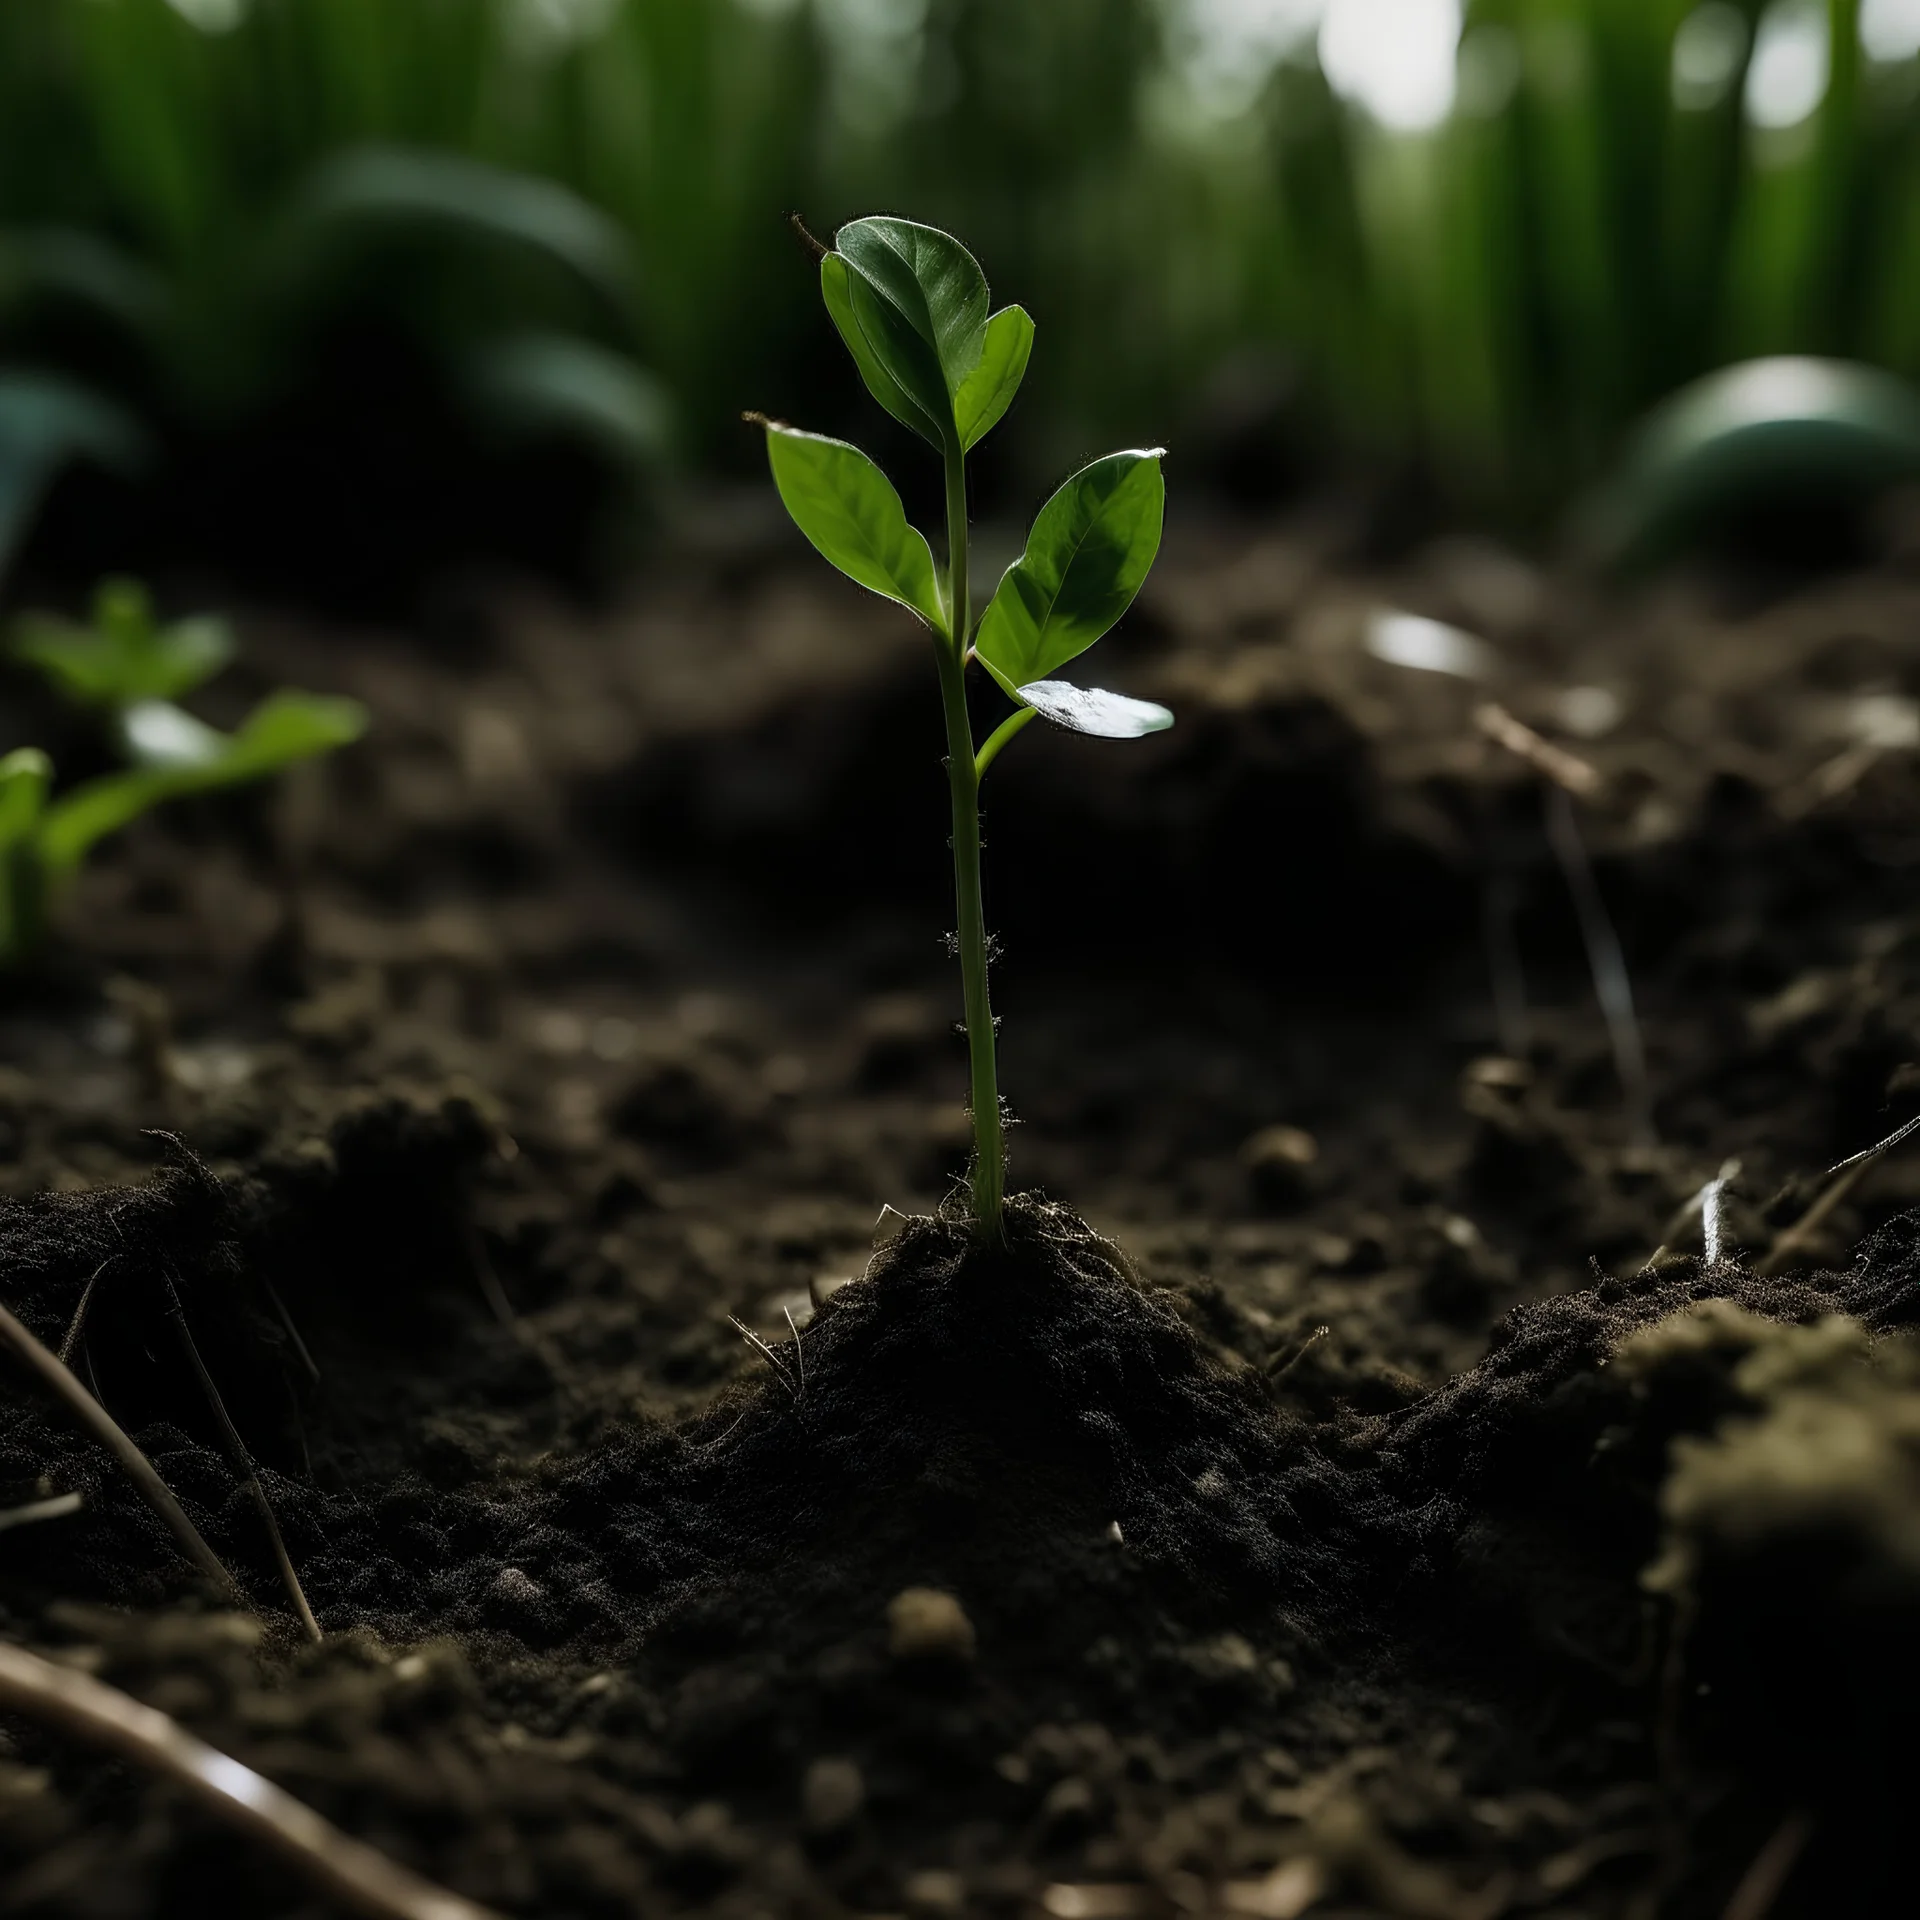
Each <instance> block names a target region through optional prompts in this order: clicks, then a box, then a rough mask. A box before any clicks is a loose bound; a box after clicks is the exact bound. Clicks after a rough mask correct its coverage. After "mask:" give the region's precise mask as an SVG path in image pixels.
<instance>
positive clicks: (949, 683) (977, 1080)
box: [934, 448, 1007, 1240]
mask: <svg viewBox="0 0 1920 1920" xmlns="http://www.w3.org/2000/svg"><path fill="white" fill-rule="evenodd" d="M947 554H948V561H947V607H948V610H949V614H950V617H951V619H952V623H953V624H952V631H951V633H950V635H949V636H948V638H947V639H946V640H945V641H944V642H939V643H937V644H936V646H935V648H934V652H935V656H936V658H937V659H938V661H939V663H940V704H941V707H942V708H943V709H944V711H945V714H946V722H947V784H948V787H949V789H950V790H951V792H952V795H953V894H954V906H955V910H956V914H957V917H958V921H959V925H958V929H957V937H958V941H959V947H960V984H961V990H962V995H963V998H964V1001H965V1006H966V1021H967V1060H968V1064H969V1066H970V1068H971V1070H972V1082H973V1088H972V1092H973V1098H972V1109H973V1218H974V1223H975V1225H976V1226H977V1227H978V1229H979V1232H980V1235H981V1237H982V1238H983V1239H987V1240H998V1239H999V1238H1000V1235H1001V1224H1000V1212H1001V1204H1002V1202H1003V1200H1004V1198H1005V1195H1006V1184H1007V1172H1006V1142H1005V1138H1004V1136H1003V1133H1002V1129H1001V1125H1000V1079H999V1073H998V1069H997V1067H996V1065H995V1060H994V1032H993V1003H992V1000H991V998H990V996H989V994H988V992H987V920H986V909H985V906H984V904H983V903H982V899H981V892H980V776H979V773H978V771H977V769H976V767H975V763H974V747H973V727H972V725H971V723H970V722H969V720H968V718H967V664H966V663H967V638H968V629H969V626H970V624H971V622H970V618H969V608H968V604H967V482H966V466H965V459H964V456H963V455H962V454H961V453H960V451H959V449H958V448H953V449H950V450H949V451H948V454H947Z"/></svg>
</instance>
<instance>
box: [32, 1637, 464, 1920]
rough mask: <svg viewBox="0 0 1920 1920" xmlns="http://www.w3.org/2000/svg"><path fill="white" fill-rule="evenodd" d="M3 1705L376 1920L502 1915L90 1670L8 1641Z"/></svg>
mask: <svg viewBox="0 0 1920 1920" xmlns="http://www.w3.org/2000/svg"><path fill="white" fill-rule="evenodd" d="M0 1706H4V1707H6V1708H8V1709H9V1710H11V1711H12V1712H15V1713H21V1714H25V1715H27V1716H28V1717H29V1718H31V1719H34V1720H39V1721H43V1722H45V1723H46V1724H48V1725H50V1726H54V1727H57V1728H59V1729H60V1730H61V1731H62V1732H64V1733H70V1734H73V1735H75V1736H76V1737H77V1738H79V1739H82V1740H87V1741H90V1742H92V1743H94V1744H95V1745H98V1746H103V1747H110V1748H112V1749H113V1750H114V1751H115V1752H116V1753H119V1754H122V1755H124V1756H125V1757H126V1758H127V1759H129V1760H131V1761H133V1762H134V1763H135V1764H136V1765H138V1766H142V1767H148V1768H151V1769H152V1771H154V1772H155V1773H158V1774H160V1775H162V1776H164V1777H165V1778H166V1779H167V1780H169V1781H171V1782H172V1783H173V1784H174V1785H175V1786H177V1787H180V1788H181V1789H182V1790H183V1791H185V1793H186V1794H187V1795H188V1796H189V1797H190V1798H191V1799H193V1800H194V1801H196V1802H197V1803H198V1804H199V1805H200V1806H202V1807H204V1808H205V1809H206V1810H207V1811H208V1812H209V1813H211V1814H213V1815H214V1817H215V1818H216V1819H219V1820H223V1821H225V1822H226V1823H227V1824H228V1825H229V1826H232V1827H236V1828H238V1829H239V1830H240V1831H241V1832H242V1833H246V1834H249V1835H251V1836H252V1837H253V1838H254V1839H256V1840H259V1841H261V1842H263V1843H264V1844H265V1845H267V1846H268V1847H270V1848H272V1849H273V1851H274V1852H275V1853H277V1854H279V1855H280V1856H281V1858H282V1859H284V1860H286V1861H288V1862H289V1863H290V1864H291V1865H292V1866H293V1867H295V1868H296V1869H297V1870H298V1871H299V1872H301V1873H302V1874H304V1875H305V1876H306V1877H307V1879H308V1880H309V1881H311V1882H312V1883H313V1884H314V1885H315V1886H316V1887H318V1888H320V1889H321V1890H322V1891H323V1892H324V1893H326V1894H327V1895H329V1896H330V1897H332V1898H333V1899H336V1900H338V1901H340V1902H341V1903H342V1904H343V1905H345V1906H348V1907H351V1908H352V1909H353V1910H354V1911H355V1912H357V1913H363V1914H369V1915H371V1916H373V1920H498V1916H497V1915H495V1914H494V1913H493V1912H492V1910H491V1909H489V1908H486V1907H482V1906H479V1905H477V1904H476V1903H475V1902H473V1901H471V1900H467V1899H463V1898H462V1897H461V1896H460V1895H459V1894H457V1893H449V1892H447V1891H446V1889H445V1888H443V1887H436V1886H435V1885H434V1884H433V1883H432V1882H431V1881H429V1880H423V1879H421V1878H420V1876H419V1875H418V1874H416V1873H414V1872H412V1871H411V1870H410V1869H409V1868H406V1867H403V1866H401V1865H400V1864H399V1862H398V1861H395V1860H389V1859H388V1858H387V1857H386V1855H385V1854H383V1853H376V1852H375V1851H374V1850H373V1848H371V1847H369V1846H367V1845H365V1844H364V1843H362V1842H361V1841H358V1840H355V1839H353V1838H352V1837H351V1836H350V1835H348V1834H345V1833H342V1832H341V1831H340V1829H339V1828H338V1827H336V1826H334V1825H333V1823H332V1822H331V1821H328V1820H324V1819H322V1818H321V1817H320V1815H319V1814H317V1813H315V1812H314V1810H313V1809H312V1808H311V1807H309V1806H307V1805H306V1804H305V1803H304V1802H302V1801H299V1800H296V1799H294V1797H293V1796H292V1795H291V1794H290V1793H286V1792H284V1791H283V1790H282V1789H281V1788H279V1787H276V1786H275V1785H274V1784H273V1782H272V1781H271V1780H268V1779H266V1778H265V1777H264V1776H263V1775H261V1774H258V1773H255V1772H254V1770H253V1769H252V1768H251V1767H246V1766H242V1765H241V1763H240V1762H239V1761H238V1760H234V1759H232V1758H230V1757H229V1756H228V1755H226V1754H224V1753H221V1752H220V1751H218V1749H216V1748H214V1747H210V1746H208V1745H207V1744H206V1742H205V1741H203V1740H198V1739H195V1737H194V1736H193V1735H192V1734H190V1733H189V1732H187V1730H186V1729H185V1728H184V1727H182V1726H181V1725H180V1724H179V1722H178V1721H176V1720H172V1719H170V1718H168V1716H167V1715H166V1714H164V1713H160V1712H158V1711H157V1710H156V1709H154V1708H152V1707H149V1706H143V1705H142V1704H141V1703H140V1702H139V1701H138V1700H135V1699H134V1698H133V1697H132V1696H131V1695H130V1694H125V1693H122V1692H121V1691H120V1690H119V1688H117V1687H110V1686H107V1685H106V1684H104V1683H103V1682H102V1681H99V1680H95V1679H93V1678H92V1677H91V1676H90V1675H88V1674H84V1673H76V1672H75V1671H74V1670H73V1669H72V1668H70V1667H62V1666H56V1665H55V1664H54V1663H53V1662H52V1661H51V1660H43V1659H42V1658H41V1657H40V1656H39V1655H38V1654H35V1653H28V1652H27V1651H26V1649H25V1648H23V1647H14V1646H7V1645H4V1644H0Z"/></svg>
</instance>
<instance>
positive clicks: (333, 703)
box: [41, 691, 367, 879]
mask: <svg viewBox="0 0 1920 1920" xmlns="http://www.w3.org/2000/svg"><path fill="white" fill-rule="evenodd" d="M182 717H183V718H186V717H188V716H184V715H183V716H182ZM195 724H196V725H197V724H198V723H197V722H196V723H195ZM366 727H367V714H366V709H365V708H364V707H362V706H361V705H360V703H359V702H358V701H357V700H335V699H328V698H326V697H324V696H322V695H320V694H313V693H296V692H292V691H283V692H280V693H276V694H271V695H269V696H268V698H266V699H265V700H263V701H261V703H260V704H259V706H257V707H256V708H254V710H253V712H252V713H251V714H249V715H248V716H247V719H246V721H245V723H244V724H243V725H242V726H241V728H240V729H239V731H238V732H237V733H233V734H230V735H219V734H215V735H214V738H215V739H216V740H221V741H223V742H224V747H225V751H224V752H222V753H220V754H219V755H218V756H217V757H216V758H211V759H202V760H197V761H193V762H190V763H175V764H171V765H161V766H147V767H135V768H133V769H131V770H130V771H128V772H126V773H109V774H103V775H102V776H101V777H100V778H99V779H97V780H88V781H84V782H82V784H81V785H79V786H77V787H75V788H74V789H73V790H72V791H71V792H70V793H66V794H63V795H62V796H61V797H60V799H58V800H57V801H55V802H54V804H53V806H52V807H51V808H49V809H48V812H47V815H46V825H45V829H44V831H43V833H42V835H41V847H42V851H43V854H44V857H45V863H46V867H47V871H48V873H49V874H50V875H51V876H52V877H53V878H55V879H62V878H65V877H66V876H67V875H69V874H71V873H73V872H74V871H75V869H77V868H78V866H79V865H80V863H81V861H82V860H84V859H85V858H86V856H87V853H88V851H89V850H90V849H91V848H92V846H93V844H94V843H95V841H97V840H99V839H101V838H102V837H103V836H105V835H106V834H109V833H114V832H117V831H118V830H119V829H120V828H121V827H124V826H125V825H127V823H128V822H129V821H132V820H137V819H138V818H139V817H140V815H141V814H143V813H145V812H146V811H147V810H148V809H149V808H151V807H155V806H158V805H159V804H160V803H161V802H162V801H163V800H177V799H179V798H181V797H182V796H183V795H186V794H190V793H206V792H210V791H211V790H213V789H214V788H216V787H230V786H234V785H237V784H239V783H240V782H242V781H246V780H257V779H259V778H260V777H261V776H262V775H263V774H268V773H273V772H276V771H278V770H279V769H280V768H281V767H285V766H290V765H291V764H292V763H293V762H294V761H296V760H308V759H311V758H312V757H313V756H314V755H315V754H319V753H326V752H328V751H330V750H331V749H332V748H334V747H343V746H346V745H347V744H348V743H349V742H351V741H354V740H357V739H359V737H360V736H361V734H363V733H364V732H365V731H366ZM208 732H210V733H211V732H212V729H211V728H209V729H208Z"/></svg>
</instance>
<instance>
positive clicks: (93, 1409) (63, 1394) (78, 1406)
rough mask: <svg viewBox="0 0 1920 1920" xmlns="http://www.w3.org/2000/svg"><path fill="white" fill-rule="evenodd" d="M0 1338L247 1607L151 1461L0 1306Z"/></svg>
mask: <svg viewBox="0 0 1920 1920" xmlns="http://www.w3.org/2000/svg"><path fill="white" fill-rule="evenodd" d="M0 1341H4V1342H5V1343H6V1345H8V1346H10V1347H11V1348H12V1349H13V1351H14V1352H15V1353H16V1354H18V1355H19V1356H20V1358H21V1359H22V1360H24V1361H25V1362H26V1363H27V1365H28V1366H29V1367H31V1368H32V1369H33V1371H34V1372H35V1373H36V1374H38V1375H39V1376H40V1379H41V1381H42V1383H43V1384H44V1385H46V1386H48V1387H51V1388H52V1389H53V1391H54V1393H55V1394H56V1395H57V1396H58V1397H59V1399H60V1400H61V1401H62V1402H63V1403H64V1404H65V1406H66V1408H67V1411H68V1412H69V1413H71V1414H72V1415H73V1416H74V1418H75V1419H76V1420H78V1421H79V1422H80V1424H81V1425H82V1426H83V1427H85V1428H86V1430H87V1431H88V1432H89V1433H90V1434H91V1435H92V1436H93V1437H94V1439H96V1440H97V1441H99V1442H100V1444H101V1445H102V1446H103V1447H105V1448H106V1450H107V1451H108V1452H109V1453H110V1454H112V1455H113V1457H114V1458H115V1459H116V1460H117V1461H119V1463H120V1465H121V1467H122V1469H123V1470H124V1471H125V1473H126V1476H127V1478H128V1479H129V1480H131V1481H132V1482H133V1484H134V1485H135V1486H136V1487H138V1488H139V1489H140V1492H141V1494H142V1495H143V1496H144V1497H145V1499H146V1501H147V1504H148V1505H149V1506H150V1507H152V1508H153V1510H154V1512H155V1513H157V1514H158V1515H159V1516H160V1518H161V1519H162V1520H164V1521H165V1522H166V1524H167V1528H168V1530H169V1531H170V1532H171V1533H172V1535H173V1537H174V1539H175V1540H177V1541H178V1542H179V1544H180V1550H181V1552H182V1553H184V1554H185V1555H186V1557H187V1558H188V1559H189V1560H191V1561H192V1562H193V1564H194V1565H195V1566H196V1567H198V1568H199V1569H200V1571H201V1572H202V1573H203V1574H205V1575H206V1577H207V1578H208V1579H209V1580H211V1581H212V1582H213V1584H214V1585H215V1586H216V1587H218V1588H219V1589H220V1591H221V1592H222V1593H224V1594H226V1595H227V1596H228V1597H229V1598H231V1599H233V1600H236V1601H238V1602H239V1604H240V1605H241V1606H243V1607H244V1606H247V1605H249V1602H248V1600H247V1597H246V1595H245V1593H243V1592H242V1591H241V1588H240V1583H239V1582H238V1581H237V1580H236V1579H235V1578H234V1577H233V1575H232V1574H231V1573H229V1572H228V1571H227V1569H226V1568H225V1567H224V1566H223V1565H222V1564H221V1562H220V1559H219V1556H218V1555H217V1554H215V1552H214V1550H213V1549H212V1548H211V1547H210V1546H208V1545H207V1543H206V1541H205V1540H203V1539H202V1538H201V1537H200V1530H199V1528H198V1527H196V1526H195V1525H194V1524H193V1522H192V1521H191V1520H189V1519H188V1518H187V1516H186V1513H185V1511H184V1510H183V1509H182V1507H181V1505H180V1502H179V1501H178V1500H176V1499H175V1498H174V1497H173V1495H172V1494H171V1493H170V1492H168V1490H167V1486H166V1482H165V1481H163V1480H162V1479H161V1478H160V1476H159V1475H158V1474H157V1473H156V1472H154V1470H153V1462H152V1461H150V1460H149V1459H148V1458H147V1456H146V1455H145V1454H144V1453H142V1452H141V1451H140V1449H139V1448H138V1447H136V1446H135V1445H134V1444H133V1442H132V1441H131V1440H129V1439H128V1438H127V1436H126V1434H125V1433H123V1432H122V1431H121V1429H120V1426H119V1423H118V1422H117V1421H116V1420H115V1419H114V1418H113V1416H112V1415H111V1414H110V1413H108V1411H107V1410H106V1408H105V1407H103V1406H102V1405H101V1404H100V1402H99V1401H98V1400H96V1399H95V1398H94V1397H93V1395H92V1394H90V1393H89V1392H88V1391H87V1390H86V1388H85V1387H83V1386H82V1385H81V1384H80V1382H79V1381H78V1380H76V1379H75V1378H74V1377H73V1375H72V1374H71V1373H69V1372H68V1371H67V1369H66V1368H65V1367H64V1366H62V1365H61V1363H60V1362H59V1360H58V1359H56V1358H55V1357H54V1355H53V1354H51V1353H49V1352H48V1351H47V1349H46V1348H45V1347H44V1346H42V1345H41V1344H40V1342H39V1341H38V1340H36V1339H35V1338H34V1337H33V1335H32V1334H31V1333H29V1332H28V1331H27V1329H26V1327H25V1326H23V1325H22V1324H21V1322H20V1321H19V1320H17V1319H16V1318H15V1317H14V1316H13V1315H12V1314H11V1313H9V1312H8V1311H7V1309H6V1308H5V1307H0Z"/></svg>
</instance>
